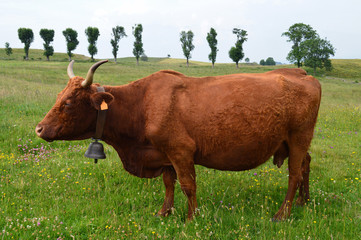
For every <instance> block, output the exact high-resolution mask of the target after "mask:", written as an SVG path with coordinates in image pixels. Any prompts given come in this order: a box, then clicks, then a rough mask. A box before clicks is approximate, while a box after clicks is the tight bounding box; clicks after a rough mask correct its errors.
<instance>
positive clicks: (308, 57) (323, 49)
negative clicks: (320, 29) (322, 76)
mask: <svg viewBox="0 0 361 240" xmlns="http://www.w3.org/2000/svg"><path fill="white" fill-rule="evenodd" d="M300 47H301V48H302V49H304V52H305V56H304V63H305V66H307V67H311V68H313V73H314V74H316V68H321V69H322V68H326V70H327V71H331V70H332V64H331V60H330V56H331V55H332V56H334V55H335V48H334V47H333V46H332V45H331V43H330V42H329V41H327V39H321V38H319V37H314V38H312V39H308V40H306V41H304V42H302V44H301V45H300Z"/></svg>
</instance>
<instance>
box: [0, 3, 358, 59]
mask: <svg viewBox="0 0 361 240" xmlns="http://www.w3.org/2000/svg"><path fill="white" fill-rule="evenodd" d="M300 22H302V23H305V24H309V25H311V26H312V27H313V28H314V29H315V30H316V31H317V32H318V33H319V35H320V36H321V38H326V37H327V39H328V40H329V41H330V42H331V44H332V45H333V46H334V47H335V48H336V55H335V56H334V58H343V59H353V58H361V1H360V0H342V1H341V0H217V1H215V0H97V1H96V0H72V1H69V0H62V1H54V0H53V1H52V0H0V29H1V32H0V44H1V47H2V48H4V46H5V42H9V43H10V46H11V47H12V48H22V47H23V44H22V43H21V42H20V40H19V39H18V35H17V30H18V28H20V27H26V28H31V29H32V30H33V32H34V36H35V37H34V38H35V39H34V42H33V43H32V45H31V47H30V48H36V49H42V48H43V45H42V44H43V40H42V39H41V37H40V35H39V31H40V29H42V28H48V29H54V30H55V39H54V42H53V46H54V49H55V52H66V43H65V39H64V36H63V34H62V31H63V30H65V29H66V28H68V27H71V28H73V29H75V30H76V31H77V32H78V40H79V42H80V43H79V45H78V47H77V48H76V50H75V51H74V53H78V54H84V55H87V56H89V54H88V52H87V47H88V42H87V40H86V36H85V33H84V31H85V29H86V28H87V27H88V26H92V27H98V28H99V31H100V36H99V39H98V42H97V47H98V54H97V55H96V56H95V57H96V58H111V57H112V49H111V45H110V39H111V31H112V28H113V27H115V26H117V25H120V26H123V27H124V28H125V31H126V34H127V35H128V37H127V38H123V39H122V40H120V49H119V52H118V57H129V56H133V55H132V49H133V42H134V37H133V35H132V26H134V25H135V24H138V23H140V24H142V25H143V43H144V50H145V53H146V55H147V56H148V57H166V56H167V55H168V54H170V55H171V57H173V58H184V57H183V54H182V50H181V46H180V41H179V33H180V32H181V31H182V30H192V31H193V33H194V35H195V37H194V45H195V49H194V51H193V52H192V59H191V60H197V61H205V62H208V54H209V52H210V48H209V46H208V43H207V40H206V36H207V32H209V30H210V28H211V27H213V28H214V29H215V30H216V31H217V33H218V36H217V39H218V48H219V52H218V55H217V61H216V62H232V61H231V59H230V58H229V57H228V51H229V49H230V48H231V47H232V46H233V45H234V43H235V41H236V36H235V35H234V34H232V29H233V28H241V29H244V30H246V31H247V32H248V41H247V42H245V43H244V52H245V57H249V58H250V60H251V61H252V62H253V61H255V62H259V61H260V60H261V59H266V58H267V57H273V58H274V59H275V60H276V61H278V62H286V56H287V53H288V52H289V50H290V48H291V44H290V43H288V42H287V41H286V40H287V39H286V38H285V37H281V34H282V33H283V32H285V31H287V30H288V28H289V27H290V26H291V25H293V24H294V23H300ZM30 54H31V52H30ZM30 57H31V55H30Z"/></svg>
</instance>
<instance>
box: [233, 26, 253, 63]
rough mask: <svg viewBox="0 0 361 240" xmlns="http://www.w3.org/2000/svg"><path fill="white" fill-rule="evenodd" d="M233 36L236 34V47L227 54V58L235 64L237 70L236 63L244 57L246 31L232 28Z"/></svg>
mask: <svg viewBox="0 0 361 240" xmlns="http://www.w3.org/2000/svg"><path fill="white" fill-rule="evenodd" d="M233 34H236V36H237V41H236V46H235V47H232V48H231V49H230V50H229V52H228V54H229V57H230V58H231V59H232V60H233V62H235V63H236V66H237V68H238V62H239V61H240V60H242V58H243V57H244V53H243V43H244V42H245V41H247V39H248V38H247V36H248V34H247V31H246V30H243V29H239V28H233Z"/></svg>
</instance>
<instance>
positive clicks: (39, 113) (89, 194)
mask: <svg viewBox="0 0 361 240" xmlns="http://www.w3.org/2000/svg"><path fill="white" fill-rule="evenodd" d="M0 52H1V51H0ZM40 53H41V52H40ZM40 53H39V54H40ZM19 54H21V53H19ZM30 54H31V55H30V58H31V57H32V53H31V52H30ZM14 55H15V54H14ZM56 55H58V54H55V55H54V58H55V57H56ZM59 56H60V54H59ZM62 58H63V59H62ZM65 58H66V55H64V56H61V57H59V59H58V60H57V61H54V60H55V59H54V60H53V61H50V62H47V61H45V60H44V57H42V61H35V60H34V61H23V60H22V58H21V59H13V60H0V109H1V111H0V238H1V239H36V238H39V239H49V238H50V239H55V238H61V239H73V238H75V239H157V238H160V239H360V237H359V234H360V229H361V228H360V226H361V200H360V199H361V184H360V183H361V150H360V149H361V133H360V132H359V131H360V129H361V108H360V107H361V85H360V84H355V81H360V77H358V76H360V75H358V74H360V72H361V70H359V69H358V68H357V67H350V68H349V69H348V68H347V67H348V66H358V64H360V63H361V61H360V60H333V63H334V71H333V72H330V73H323V72H320V76H319V79H320V81H321V84H322V88H323V98H322V104H321V108H320V114H319V119H318V123H317V127H316V129H315V137H314V140H313V142H312V146H311V149H310V151H311V156H312V162H311V175H310V194H311V201H310V203H309V204H308V205H306V206H305V207H302V208H301V207H294V208H293V209H292V214H291V217H290V218H289V220H286V221H284V222H278V223H275V222H272V221H271V218H272V216H273V214H275V213H276V212H277V210H278V208H279V207H280V204H281V203H282V201H283V199H284V197H285V194H286V191H287V181H288V177H287V174H288V173H287V164H284V166H282V167H281V168H280V169H278V168H276V167H275V166H274V165H272V163H271V161H269V162H268V163H266V164H265V165H262V166H261V167H259V168H257V169H253V170H251V171H244V172H223V171H216V170H212V169H207V168H204V167H200V166H197V168H196V172H197V187H198V188H197V189H198V191H197V198H198V201H199V206H200V213H199V215H198V216H197V217H196V218H195V219H194V220H193V221H192V222H190V223H185V217H186V213H187V208H186V205H187V202H186V197H185V196H184V195H183V193H182V192H181V190H180V187H179V184H177V188H176V196H175V210H174V213H173V215H171V216H169V217H166V218H157V217H155V216H154V214H155V213H156V212H157V211H158V210H159V209H160V207H161V205H162V202H163V198H164V186H163V182H162V179H161V177H159V178H156V179H140V178H137V177H133V176H131V175H130V174H128V173H127V172H126V171H125V170H124V169H123V167H122V163H121V161H120V160H119V158H118V156H117V153H116V152H115V151H114V150H113V149H112V148H111V147H110V146H105V151H106V154H107V159H106V160H99V163H98V164H93V162H92V161H91V160H89V159H87V158H85V157H84V156H83V154H84V152H85V150H86V148H87V145H88V144H89V142H90V141H88V140H87V141H74V142H65V141H58V142H53V143H47V142H44V141H43V140H41V139H39V138H37V137H36V135H35V133H34V128H35V126H36V124H37V123H38V122H39V121H40V120H41V119H42V118H43V117H44V115H45V113H46V112H47V111H48V110H49V109H50V108H51V106H52V105H53V104H54V102H55V99H56V95H57V93H58V92H60V91H61V90H62V89H63V88H64V87H65V85H66V83H67V79H68V77H67V75H66V67H67V62H66V61H65V60H64V59H65ZM78 58H79V61H76V63H75V64H74V72H75V74H76V75H81V76H85V74H86V72H87V70H88V68H89V67H90V65H91V63H90V62H88V60H87V59H83V60H84V61H82V59H81V56H75V59H78ZM0 59H2V55H0ZM34 59H36V56H35V54H34ZM51 60H52V58H51ZM278 67H279V66H277V67H261V66H257V65H255V66H254V65H246V64H241V68H240V69H236V68H235V66H234V64H216V66H215V69H211V64H210V63H199V62H191V65H190V67H189V68H186V66H185V60H179V59H166V58H159V59H154V58H150V59H149V61H148V62H140V66H139V67H136V65H135V60H134V58H124V59H119V62H118V64H115V63H112V62H111V63H108V64H105V65H102V67H101V68H99V69H98V70H97V74H96V75H95V81H96V82H100V83H102V84H110V85H119V84H124V83H127V82H130V81H133V80H136V79H138V78H141V77H145V76H147V75H148V74H151V73H153V72H155V71H158V70H160V69H174V70H176V71H180V72H182V73H184V74H186V75H190V76H206V75H221V74H230V73H236V72H264V71H268V70H271V69H275V68H278ZM288 67H293V66H288ZM341 69H342V75H341Z"/></svg>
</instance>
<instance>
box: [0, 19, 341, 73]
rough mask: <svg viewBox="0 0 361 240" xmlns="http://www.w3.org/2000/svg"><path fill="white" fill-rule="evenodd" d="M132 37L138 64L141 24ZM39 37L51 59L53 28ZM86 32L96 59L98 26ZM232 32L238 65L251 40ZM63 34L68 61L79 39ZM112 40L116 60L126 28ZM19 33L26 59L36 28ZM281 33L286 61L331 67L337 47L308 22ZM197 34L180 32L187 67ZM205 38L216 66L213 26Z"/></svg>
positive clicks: (68, 32) (270, 61)
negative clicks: (288, 46)
mask: <svg viewBox="0 0 361 240" xmlns="http://www.w3.org/2000/svg"><path fill="white" fill-rule="evenodd" d="M132 30H133V36H134V38H135V41H134V46H133V54H134V56H135V58H136V60H137V65H138V64H139V59H140V57H141V56H144V55H145V54H144V49H143V42H142V32H143V26H142V25H141V24H136V25H134V26H133V28H132ZM39 34H40V36H41V38H42V39H43V40H44V44H43V46H44V55H45V56H46V57H47V59H48V60H49V56H52V55H53V53H54V48H53V47H52V46H51V42H52V41H53V40H54V34H55V32H54V30H52V29H41V30H40V33H39ZM85 34H86V36H87V40H88V42H89V46H88V52H89V54H90V56H91V58H92V60H94V55H96V54H97V52H98V50H97V47H96V42H97V40H98V37H99V35H100V33H99V29H98V28H96V27H88V28H87V29H85ZM233 34H235V35H236V37H237V40H236V43H235V46H233V47H231V49H230V50H229V52H228V54H229V57H230V58H231V59H232V60H233V61H234V62H235V63H236V66H237V68H238V63H239V61H241V60H242V59H243V57H244V51H243V44H244V42H246V41H247V40H248V38H247V36H248V34H247V31H246V30H243V29H240V28H234V29H233ZM63 35H64V37H65V40H66V42H67V54H68V56H69V61H70V60H71V57H72V51H74V50H75V49H76V47H77V45H78V44H79V41H78V40H77V37H78V33H77V32H76V31H75V30H73V29H71V28H67V29H66V30H64V31H63ZM111 35H112V39H111V40H110V44H111V45H112V48H113V50H112V53H113V56H114V61H115V62H116V61H117V53H118V50H119V41H120V40H121V39H122V38H123V37H127V35H126V33H125V31H124V27H122V26H116V27H114V28H112V34H111ZM18 36H19V39H20V40H21V42H22V43H24V50H25V55H26V56H25V59H26V60H27V59H28V52H29V47H30V44H31V43H32V42H33V40H34V34H33V31H32V30H31V29H29V28H19V29H18ZM282 36H286V37H288V40H287V41H288V42H292V43H293V45H292V49H291V51H290V52H289V53H288V56H287V60H288V61H290V62H293V63H295V64H296V65H297V66H298V67H301V66H302V65H305V66H309V67H312V68H313V69H314V71H316V68H323V67H325V68H326V70H330V69H331V68H332V65H331V61H330V59H329V58H330V56H331V55H332V56H334V52H335V49H334V47H333V46H332V45H331V43H330V42H329V41H328V40H327V39H321V38H320V36H319V35H318V34H317V32H316V31H315V30H314V29H313V28H312V27H311V26H309V25H306V24H303V23H296V24H294V25H292V26H291V27H290V28H289V29H288V31H287V32H284V33H282ZM193 38H194V33H193V32H192V31H191V30H189V31H187V32H186V31H182V32H180V42H181V47H182V50H183V54H184V56H185V58H186V59H187V66H189V59H190V58H191V57H192V55H191V52H192V51H193V50H194V48H195V46H194V45H193ZM206 40H207V42H208V44H209V47H210V49H211V52H210V54H209V55H208V58H209V60H210V61H211V62H212V67H214V63H215V62H216V58H217V52H218V51H219V49H218V48H217V44H218V41H217V32H216V30H215V29H214V28H211V29H210V31H209V33H207V37H206ZM6 49H7V51H9V49H10V50H11V48H10V46H9V43H6ZM245 60H246V62H249V58H246V59H245ZM260 64H261V65H275V64H276V63H275V61H274V59H273V58H271V57H269V58H267V59H266V61H265V60H263V59H262V60H261V61H260Z"/></svg>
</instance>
